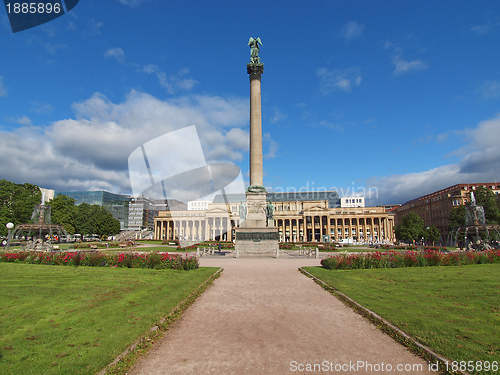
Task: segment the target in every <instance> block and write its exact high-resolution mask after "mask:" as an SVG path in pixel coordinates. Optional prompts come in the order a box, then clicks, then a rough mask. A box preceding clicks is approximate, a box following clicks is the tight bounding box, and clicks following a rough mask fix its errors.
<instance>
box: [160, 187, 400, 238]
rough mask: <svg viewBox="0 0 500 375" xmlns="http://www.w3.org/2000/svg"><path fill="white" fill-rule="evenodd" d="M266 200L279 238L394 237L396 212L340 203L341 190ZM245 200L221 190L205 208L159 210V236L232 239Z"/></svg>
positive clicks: (270, 195) (273, 195) (274, 195)
mask: <svg viewBox="0 0 500 375" xmlns="http://www.w3.org/2000/svg"><path fill="white" fill-rule="evenodd" d="M356 199H360V198H359V197H356ZM267 200H268V202H270V203H271V204H272V206H273V209H274V214H273V220H274V225H275V226H276V227H277V228H278V233H279V237H280V242H343V243H360V242H361V243H367V242H376V243H392V242H394V239H395V237H394V214H393V213H389V212H386V211H385V209H384V208H382V207H341V200H340V198H339V197H338V193H337V192H300V193H268V196H267ZM362 202H363V206H364V199H363V200H362ZM243 203H246V198H245V195H244V194H241V195H237V194H233V195H226V196H222V195H218V196H216V197H215V198H214V201H213V202H212V203H209V204H208V207H207V209H206V210H183V211H160V212H159V214H158V216H157V217H156V218H155V220H154V222H155V229H154V233H155V239H166V240H174V239H183V240H188V241H232V240H233V239H234V229H235V228H236V227H238V226H239V224H240V222H241V221H242V220H243V219H242V218H240V210H241V209H242V207H243V205H242V204H243ZM352 203H357V204H360V203H361V202H360V201H358V202H352ZM188 206H189V203H188Z"/></svg>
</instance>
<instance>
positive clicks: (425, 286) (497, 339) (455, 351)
mask: <svg viewBox="0 0 500 375" xmlns="http://www.w3.org/2000/svg"><path fill="white" fill-rule="evenodd" d="M304 269H306V270H307V271H308V272H310V273H311V274H313V275H315V276H316V277H318V278H319V279H321V280H323V281H324V282H325V283H327V284H328V285H330V286H333V287H334V288H335V289H337V290H339V291H340V292H342V293H344V294H346V295H347V296H349V297H351V298H352V299H354V300H355V301H356V302H358V303H360V304H361V305H363V306H364V307H366V308H368V309H370V310H372V311H374V312H375V313H377V314H379V315H381V316H382V317H383V318H385V319H386V320H388V321H390V322H391V323H393V324H394V325H396V326H397V327H399V328H400V329H402V330H403V331H405V332H407V333H408V334H410V335H411V336H413V337H414V338H416V339H417V340H418V341H420V342H421V343H422V344H424V345H426V346H428V347H430V348H431V349H433V350H434V351H436V352H437V353H439V354H441V355H443V356H445V357H446V358H448V359H449V360H451V361H489V362H490V363H491V362H493V361H497V363H498V362H499V361H500V264H481V265H468V266H461V267H423V268H398V269H371V270H347V271H332V270H327V269H324V268H321V267H304Z"/></svg>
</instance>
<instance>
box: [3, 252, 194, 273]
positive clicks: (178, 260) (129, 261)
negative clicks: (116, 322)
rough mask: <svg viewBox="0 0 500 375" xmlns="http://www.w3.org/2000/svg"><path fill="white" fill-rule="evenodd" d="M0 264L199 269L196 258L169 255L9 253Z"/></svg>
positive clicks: (5, 254)
mask: <svg viewBox="0 0 500 375" xmlns="http://www.w3.org/2000/svg"><path fill="white" fill-rule="evenodd" d="M0 262H16V263H28V264H47V265H59V266H89V267H125V268H154V269H165V268H173V269H177V270H192V269H196V268H198V267H199V261H198V259H197V258H196V257H190V256H185V257H183V256H182V255H180V254H168V253H148V254H139V253H127V254H125V253H121V254H113V255H105V254H101V253H82V252H78V251H77V252H57V253H55V252H54V253H40V252H35V251H32V252H29V251H19V252H9V253H3V252H2V253H0Z"/></svg>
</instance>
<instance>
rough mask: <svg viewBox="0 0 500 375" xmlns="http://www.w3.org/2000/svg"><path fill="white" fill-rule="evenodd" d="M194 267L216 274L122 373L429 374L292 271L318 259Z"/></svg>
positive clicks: (222, 261)
mask: <svg viewBox="0 0 500 375" xmlns="http://www.w3.org/2000/svg"><path fill="white" fill-rule="evenodd" d="M201 265H202V266H220V267H223V268H224V272H223V273H222V275H221V276H220V277H219V278H218V279H217V280H216V281H215V282H214V283H213V285H212V286H211V287H210V288H208V290H207V291H206V292H205V293H204V294H203V295H202V296H200V297H199V298H198V299H197V301H196V302H195V303H194V304H193V305H192V306H191V307H190V308H189V309H188V310H187V311H186V312H185V314H184V316H183V317H182V318H181V319H180V320H179V321H178V322H177V324H176V325H175V326H174V327H173V328H172V329H171V330H170V331H169V332H167V333H166V335H165V336H164V337H163V339H162V340H161V341H160V342H159V343H158V345H156V346H155V347H154V348H153V349H152V350H151V351H150V352H149V354H148V355H147V356H145V357H144V358H142V359H141V360H140V361H139V362H138V363H137V364H136V366H135V367H134V368H133V369H132V370H131V371H130V372H129V374H134V375H137V374H147V375H152V374H218V375H222V374H238V375H243V374H313V373H314V374H321V373H324V374H374V373H377V374H388V373H391V374H435V373H433V372H431V371H429V370H428V365H427V363H426V362H425V361H423V360H421V359H420V358H418V357H416V356H414V355H413V354H411V353H410V352H408V351H407V350H406V349H405V348H403V347H402V346H401V345H399V344H397V343H396V342H395V341H394V340H393V339H391V338H390V337H389V336H387V335H385V334H383V333H382V332H380V331H379V330H377V329H376V328H375V327H374V326H373V325H371V324H370V323H368V322H367V321H366V320H365V319H363V318H362V317H361V316H359V315H358V314H356V313H354V312H353V311H352V310H350V309H349V308H347V307H346V306H345V305H344V304H343V303H341V302H340V301H339V300H337V298H335V297H334V296H332V295H330V294H329V293H328V292H326V291H324V290H323V289H322V288H321V287H320V286H318V285H317V284H316V283H315V282H314V281H313V280H311V279H309V278H307V277H305V276H304V275H302V274H301V273H300V272H299V271H298V270H297V269H298V267H300V266H307V265H319V260H318V259H273V258H268V259H263V258H240V259H235V258H228V259H226V258H212V259H209V258H202V259H201ZM315 365H316V367H314V366H315ZM398 365H400V366H401V365H402V366H403V367H398ZM308 366H309V367H308ZM369 366H372V367H371V368H370V367H369ZM389 366H392V371H387V370H388V368H389ZM404 366H406V370H409V371H405V367H404ZM415 366H416V367H415ZM398 369H400V370H401V369H402V370H403V371H398ZM313 370H315V371H313Z"/></svg>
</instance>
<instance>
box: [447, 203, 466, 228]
mask: <svg viewBox="0 0 500 375" xmlns="http://www.w3.org/2000/svg"><path fill="white" fill-rule="evenodd" d="M464 226H465V206H458V207H454V208H452V209H451V210H450V218H449V220H448V229H449V230H452V229H453V228H455V227H464Z"/></svg>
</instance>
